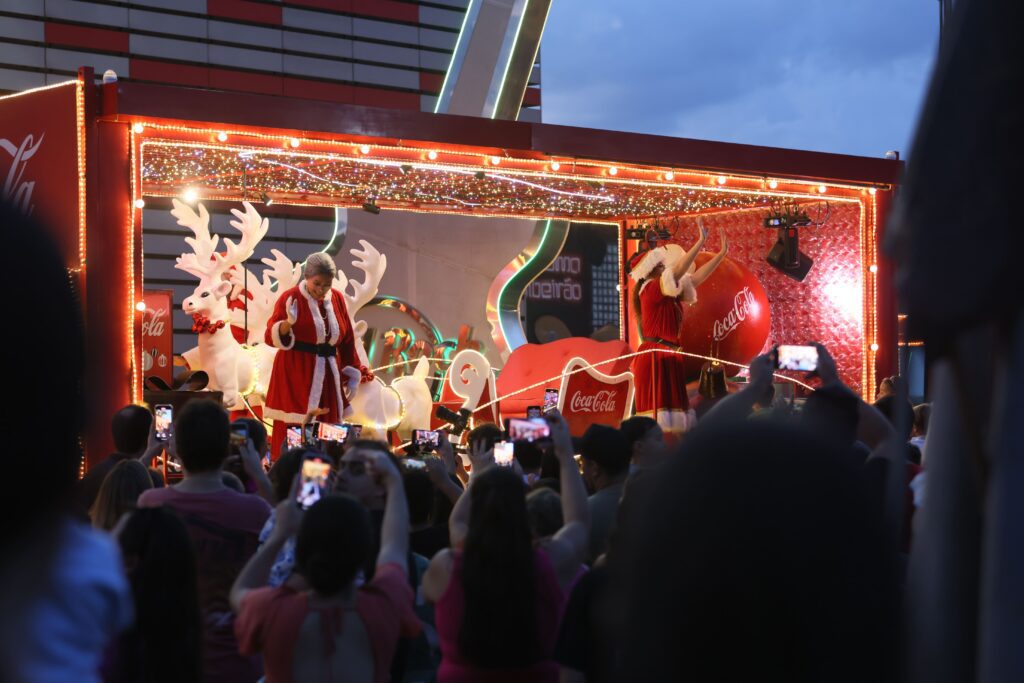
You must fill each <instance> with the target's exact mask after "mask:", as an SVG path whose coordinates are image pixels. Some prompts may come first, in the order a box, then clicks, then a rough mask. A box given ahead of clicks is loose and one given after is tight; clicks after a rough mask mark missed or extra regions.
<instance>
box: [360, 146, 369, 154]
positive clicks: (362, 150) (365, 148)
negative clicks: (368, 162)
mask: <svg viewBox="0 0 1024 683" xmlns="http://www.w3.org/2000/svg"><path fill="white" fill-rule="evenodd" d="M359 152H360V153H361V154H369V153H370V146H369V145H360V146H359Z"/></svg>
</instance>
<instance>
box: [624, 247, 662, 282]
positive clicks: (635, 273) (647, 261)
mask: <svg viewBox="0 0 1024 683" xmlns="http://www.w3.org/2000/svg"><path fill="white" fill-rule="evenodd" d="M664 262H665V250H664V249H662V248H661V247H658V248H657V249H651V250H650V251H648V252H647V255H646V256H644V257H643V258H642V259H640V263H638V264H636V266H634V267H633V270H631V271H629V276H630V277H631V278H633V282H640V280H643V279H644V278H646V277H647V276H648V275H650V274H651V271H652V270H654V269H655V268H657V267H658V266H660V265H661V264H663V263H664Z"/></svg>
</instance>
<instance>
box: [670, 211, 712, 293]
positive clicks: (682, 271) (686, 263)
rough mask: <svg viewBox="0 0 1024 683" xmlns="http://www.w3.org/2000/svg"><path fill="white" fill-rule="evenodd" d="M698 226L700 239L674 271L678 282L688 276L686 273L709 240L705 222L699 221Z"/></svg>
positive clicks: (673, 273)
mask: <svg viewBox="0 0 1024 683" xmlns="http://www.w3.org/2000/svg"><path fill="white" fill-rule="evenodd" d="M697 225H698V226H700V237H698V238H697V241H696V242H694V243H693V246H692V247H690V250H689V251H688V252H686V253H685V254H683V258H681V259H679V263H677V264H676V265H675V268H673V269H672V275H673V276H675V278H676V280H678V279H679V278H681V277H682V276H684V275H686V272H687V271H688V270H690V266H692V265H693V262H694V260H696V258H697V254H698V253H700V250H701V249H702V248H703V247H704V243H705V242H706V241H707V239H708V229H707V228H705V227H704V221H702V220H701V219H699V218H698V219H697Z"/></svg>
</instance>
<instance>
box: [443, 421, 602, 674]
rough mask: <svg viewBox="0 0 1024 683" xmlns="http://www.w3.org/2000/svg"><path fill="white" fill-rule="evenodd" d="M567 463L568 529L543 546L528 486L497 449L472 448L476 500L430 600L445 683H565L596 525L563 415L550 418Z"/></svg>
mask: <svg viewBox="0 0 1024 683" xmlns="http://www.w3.org/2000/svg"><path fill="white" fill-rule="evenodd" d="M547 421H548V424H549V425H550V427H551V435H552V438H553V440H554V444H555V454H556V456H557V457H558V461H559V464H560V467H561V494H562V513H563V516H564V520H565V522H564V524H563V525H562V528H561V529H559V530H558V532H557V533H555V535H554V536H553V537H552V538H551V539H550V540H548V541H546V542H545V543H543V544H541V545H537V546H535V545H534V543H533V539H532V535H531V533H530V522H529V517H528V515H527V511H526V488H525V485H524V484H523V479H522V477H521V476H520V475H519V474H517V473H516V472H514V471H513V470H512V469H508V468H504V467H497V466H495V463H494V454H493V450H490V449H487V450H485V448H484V446H483V445H482V444H476V443H471V444H470V446H471V448H470V452H471V456H470V458H471V460H472V462H473V471H472V474H471V476H470V479H469V489H468V494H467V495H463V496H462V497H461V498H460V499H459V502H458V503H456V505H455V509H454V510H453V511H452V515H451V518H450V520H449V531H450V535H451V547H452V549H451V550H443V551H441V552H440V553H438V554H437V555H435V556H434V558H433V560H431V563H430V567H429V569H428V570H427V573H426V574H425V576H424V578H423V594H424V596H425V597H426V599H427V600H429V601H431V602H434V603H436V604H437V609H436V623H437V631H438V636H439V638H440V641H441V667H440V669H439V671H438V680H439V681H441V682H442V683H460V682H462V681H499V680H500V681H506V680H529V681H557V680H558V665H557V664H556V663H555V662H554V660H553V659H552V656H553V651H554V644H555V640H556V637H557V634H558V618H559V614H560V613H561V608H562V602H563V600H564V593H563V591H564V589H565V588H566V586H567V585H568V584H569V582H570V581H571V580H572V578H573V577H574V576H575V574H576V572H577V571H578V570H579V566H580V563H581V562H582V561H583V558H584V555H585V554H586V549H587V537H588V533H589V528H590V521H589V512H588V510H587V493H586V489H585V487H584V485H583V479H582V477H581V476H580V472H579V468H578V467H577V465H576V461H575V459H574V458H573V448H572V440H571V439H570V437H569V428H568V425H566V423H565V420H563V419H562V417H561V416H560V415H558V414H557V412H554V413H550V414H549V415H548V417H547Z"/></svg>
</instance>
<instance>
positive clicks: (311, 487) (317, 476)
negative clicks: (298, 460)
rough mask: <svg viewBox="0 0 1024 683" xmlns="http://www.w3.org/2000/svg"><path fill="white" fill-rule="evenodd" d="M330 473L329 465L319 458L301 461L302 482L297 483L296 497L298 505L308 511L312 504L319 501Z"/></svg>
mask: <svg viewBox="0 0 1024 683" xmlns="http://www.w3.org/2000/svg"><path fill="white" fill-rule="evenodd" d="M330 473H331V464H330V463H329V462H326V461H324V460H321V459H320V458H307V459H306V460H303V461H302V480H301V481H300V482H299V493H298V495H297V498H298V501H299V505H300V506H301V507H302V509H303V510H308V509H309V508H310V507H312V505H313V503H315V502H317V501H318V500H320V497H321V496H322V495H323V492H324V489H325V488H327V476H328V475H329V474H330Z"/></svg>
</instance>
